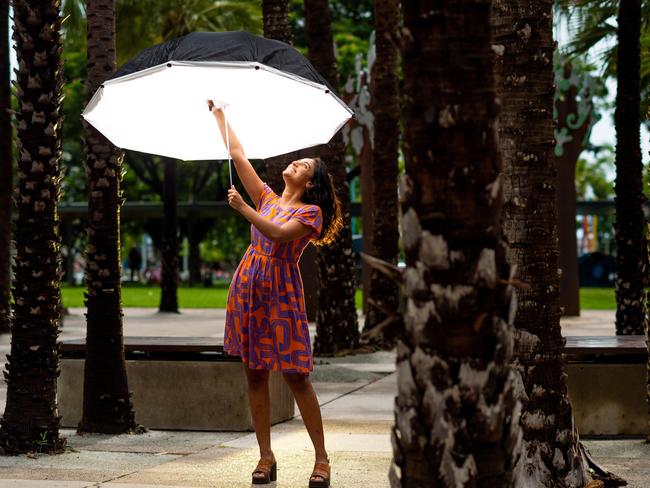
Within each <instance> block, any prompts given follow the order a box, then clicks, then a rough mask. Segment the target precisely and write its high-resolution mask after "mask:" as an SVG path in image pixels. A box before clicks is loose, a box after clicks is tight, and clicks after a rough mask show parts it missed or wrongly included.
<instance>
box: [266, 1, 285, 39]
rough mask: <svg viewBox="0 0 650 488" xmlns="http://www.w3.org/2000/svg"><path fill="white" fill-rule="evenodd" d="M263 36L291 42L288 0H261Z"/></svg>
mask: <svg viewBox="0 0 650 488" xmlns="http://www.w3.org/2000/svg"><path fill="white" fill-rule="evenodd" d="M262 18H263V22H264V37H267V38H269V39H277V40H278V41H282V42H286V43H287V44H291V26H289V1H288V0H262Z"/></svg>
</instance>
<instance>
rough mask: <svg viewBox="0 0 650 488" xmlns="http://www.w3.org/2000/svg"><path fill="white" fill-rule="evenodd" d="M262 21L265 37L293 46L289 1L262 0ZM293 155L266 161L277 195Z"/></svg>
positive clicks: (267, 170)
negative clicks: (287, 163)
mask: <svg viewBox="0 0 650 488" xmlns="http://www.w3.org/2000/svg"><path fill="white" fill-rule="evenodd" d="M262 19H263V22H264V37H267V38H269V39H276V40H278V41H282V42H285V43H287V44H291V26H290V25H289V1H288V0H262ZM291 156H292V154H284V155H281V156H276V157H273V158H268V159H266V160H264V164H265V166H266V178H265V179H266V182H267V183H268V184H269V186H270V187H271V188H273V190H274V191H275V192H276V193H279V192H281V191H282V189H283V188H284V181H283V179H282V170H283V169H284V166H285V165H286V162H287V159H289V158H291Z"/></svg>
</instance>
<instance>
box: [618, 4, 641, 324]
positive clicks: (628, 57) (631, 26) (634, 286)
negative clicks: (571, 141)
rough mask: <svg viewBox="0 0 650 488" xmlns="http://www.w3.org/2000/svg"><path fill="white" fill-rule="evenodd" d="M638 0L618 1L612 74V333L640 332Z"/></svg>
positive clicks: (639, 24) (639, 22) (639, 29)
mask: <svg viewBox="0 0 650 488" xmlns="http://www.w3.org/2000/svg"><path fill="white" fill-rule="evenodd" d="M640 31H641V0H621V1H620V7H619V13H618V51H617V62H616V73H617V79H618V85H617V91H616V112H615V115H614V124H615V126H616V186H615V188H616V197H615V199H614V200H615V202H616V215H617V218H616V221H615V223H614V233H615V236H616V268H617V273H616V282H615V283H616V333H617V334H643V320H644V315H645V314H644V272H645V271H646V270H645V266H644V259H643V253H644V252H645V253H647V249H644V237H643V222H644V218H643V202H644V201H645V197H644V196H643V189H642V188H643V183H642V181H643V178H642V173H643V165H642V163H641V146H640V141H639V138H640V135H639V125H640V123H641V121H640V119H639V109H640V98H639V97H640V95H639V94H640V92H641V87H640V78H639V77H640V74H639V73H640V56H641V55H640V46H639V36H640Z"/></svg>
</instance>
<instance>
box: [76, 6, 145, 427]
mask: <svg viewBox="0 0 650 488" xmlns="http://www.w3.org/2000/svg"><path fill="white" fill-rule="evenodd" d="M86 8H87V10H86V17H87V37H88V53H87V56H88V61H87V81H86V96H87V98H88V99H90V98H91V97H92V95H93V94H94V92H95V91H96V90H97V88H99V85H100V84H101V83H102V81H103V80H105V79H107V78H108V77H110V75H111V74H112V73H113V72H114V71H115V1H114V0H89V1H88V3H87V6H86ZM84 127H85V130H86V144H85V152H86V161H85V168H86V178H87V182H88V228H87V234H88V239H87V245H86V287H87V292H86V307H87V312H86V323H87V329H86V360H85V363H84V388H83V392H84V394H83V413H82V418H81V422H80V423H79V426H78V431H79V432H100V433H105V434H120V433H124V432H130V431H132V430H133V429H134V428H135V414H134V412H133V404H132V402H131V400H130V395H129V386H128V381H127V377H126V363H125V360H124V338H123V324H122V299H121V280H120V277H121V271H122V270H121V264H120V263H121V259H120V207H121V205H122V197H121V195H122V191H121V183H122V160H123V153H122V152H121V151H119V150H118V149H117V148H115V146H113V145H112V144H111V143H110V142H109V141H108V140H107V139H106V138H105V137H104V136H103V135H102V134H101V133H99V131H97V130H96V129H95V128H94V127H92V126H91V125H90V124H87V123H84Z"/></svg>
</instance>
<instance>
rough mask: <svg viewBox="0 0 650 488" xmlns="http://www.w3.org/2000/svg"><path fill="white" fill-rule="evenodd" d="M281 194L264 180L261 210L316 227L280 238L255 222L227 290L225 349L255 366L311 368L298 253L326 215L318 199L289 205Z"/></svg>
mask: <svg viewBox="0 0 650 488" xmlns="http://www.w3.org/2000/svg"><path fill="white" fill-rule="evenodd" d="M279 198H280V197H279V196H278V195H277V194H276V193H274V192H273V190H271V188H270V187H269V186H268V185H267V184H266V183H264V190H263V191H262V196H261V198H260V203H259V206H258V209H257V212H258V213H259V214H261V215H263V216H264V217H266V218H267V219H269V220H270V221H271V222H275V223H276V224H280V225H282V224H284V223H285V222H287V221H288V220H291V219H296V220H298V221H299V222H301V223H303V224H305V225H307V226H308V227H311V229H312V230H311V232H310V233H309V234H307V235H306V236H305V237H302V238H300V239H296V240H294V241H290V242H282V243H277V242H273V241H271V240H269V239H267V238H266V237H265V236H264V234H262V233H261V232H260V231H259V230H257V228H256V227H255V226H251V244H250V246H248V249H247V250H246V253H245V254H244V257H243V258H242V260H241V261H240V263H239V266H238V267H237V270H236V271H235V274H234V275H233V278H232V282H231V283H230V289H229V291H228V305H227V307H226V329H225V334H224V342H223V349H224V351H225V352H227V353H228V354H230V355H235V356H241V358H242V361H243V362H244V363H246V364H247V365H248V367H249V368H251V369H267V370H270V371H282V372H283V373H309V372H310V371H312V369H313V365H312V354H311V342H310V339H309V329H308V328H307V313H306V312H305V299H304V295H303V287H302V278H301V276H300V270H299V269H298V259H300V255H301V254H302V251H303V250H304V249H305V247H306V246H307V244H309V241H310V240H311V239H314V238H317V237H318V236H319V235H320V232H321V227H322V220H323V218H322V213H321V209H320V208H319V207H318V206H317V205H305V206H303V207H301V208H285V207H281V206H280V205H279V204H278V200H279Z"/></svg>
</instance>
